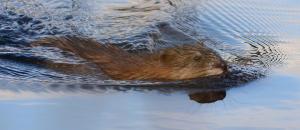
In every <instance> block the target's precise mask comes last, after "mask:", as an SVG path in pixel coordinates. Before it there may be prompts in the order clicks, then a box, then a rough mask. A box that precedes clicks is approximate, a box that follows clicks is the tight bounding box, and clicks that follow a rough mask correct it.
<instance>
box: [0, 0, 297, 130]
mask: <svg viewBox="0 0 300 130" xmlns="http://www.w3.org/2000/svg"><path fill="white" fill-rule="evenodd" d="M299 6H300V3H299V1H296V0H284V1H283V0H279V1H272V0H264V1H259V0H203V1H198V0H185V1H181V0H141V1H139V0H129V1H127V0H112V1H107V0H87V1H83V0H28V1H27V0H26V1H25V0H3V1H0V84H1V86H0V114H1V118H0V128H1V130H19V129H22V130H24V129H25V130H27V129H28V130H40V129H43V130H66V129H78V130H81V129H90V130H98V129H120V130H124V129H130V130H132V129H137V130H140V129H142V130H147V129H149V130H152V129H180V130H181V129H182V130H185V129H220V130H233V129H263V130H266V129H284V128H285V129H299V128H300V127H299V125H298V124H299V122H300V120H299V119H300V117H299V115H300V114H299V113H300V111H299V110H298V108H299V107H300V104H299V99H300V97H299V94H298V92H299V90H300V88H299V84H300V82H299V74H300V70H299V67H298V63H300V55H299V53H298V52H300V46H299V45H298V43H299V41H300V40H299V38H298V36H299V35H300V32H299V30H300V23H299V21H300V20H299V18H300V16H299V14H300V10H299V9H298V8H299ZM49 35H80V36H82V37H91V38H95V39H97V40H99V41H101V42H103V43H107V42H110V43H113V44H116V45H118V46H120V47H123V48H124V49H126V50H128V51H132V52H136V51H153V50H157V49H160V48H164V47H169V46H173V45H180V44H194V43H195V42H199V41H203V42H204V44H206V45H207V46H209V47H210V48H212V49H213V50H215V51H217V52H218V53H219V54H220V55H221V56H222V58H224V59H225V60H226V62H227V63H228V64H229V71H230V72H229V73H228V74H226V75H223V76H217V77H209V78H203V79H198V80H193V81H184V82H181V81H180V82H170V83H161V82H141V81H114V80H110V79H109V78H107V77H105V76H103V75H96V74H95V73H97V71H95V70H94V69H93V67H92V66H91V67H90V68H89V69H91V70H87V69H86V68H81V69H78V68H80V67H69V66H66V67H65V68H63V69H60V70H57V69H53V68H51V67H50V68H45V67H43V66H39V65H38V63H39V62H43V61H51V62H52V61H55V62H60V63H62V64H65V63H72V64H74V65H76V66H77V65H78V66H81V65H82V64H84V63H85V61H83V60H82V59H80V58H78V57H75V56H74V55H72V54H66V53H64V52H62V51H60V50H58V49H53V48H43V47H41V48H34V49H33V48H30V47H28V43H29V42H31V41H33V40H36V39H38V38H41V37H46V36H49ZM74 68H75V69H74ZM62 70H63V71H62ZM74 70H76V73H75V72H74ZM90 72H94V73H90ZM232 87H239V88H232ZM231 88H232V89H231Z"/></svg>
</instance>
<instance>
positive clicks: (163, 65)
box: [31, 37, 227, 81]
mask: <svg viewBox="0 0 300 130" xmlns="http://www.w3.org/2000/svg"><path fill="white" fill-rule="evenodd" d="M31 45H32V46H39V45H46V46H52V47H57V48H60V49H62V50H64V51H69V52H72V53H74V54H75V55H78V56H80V57H82V58H84V59H86V60H87V61H89V62H92V63H94V64H96V65H97V66H98V67H99V68H101V70H102V71H103V72H104V73H105V74H106V75H108V76H110V77H111V78H113V79H118V80H155V81H172V80H187V79H194V78H201V77H207V76H213V75H220V74H223V73H224V72H226V71H227V66H226V64H225V62H224V61H223V60H222V59H221V57H220V56H219V55H217V54H216V53H215V52H214V51H212V50H211V49H209V48H207V47H205V46H204V45H203V44H202V43H197V44H184V45H180V46H175V47H170V48H165V49H162V50H159V51H156V52H153V53H137V54H133V53H129V52H127V51H125V50H123V49H121V48H119V47H117V46H114V45H111V44H101V43H99V42H97V41H95V40H92V39H87V38H78V37H51V38H44V39H41V40H38V41H35V42H33V43H32V44H31Z"/></svg>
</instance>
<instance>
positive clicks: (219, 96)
mask: <svg viewBox="0 0 300 130" xmlns="http://www.w3.org/2000/svg"><path fill="white" fill-rule="evenodd" d="M189 97H190V99H191V100H194V101H196V102H198V103H213V102H216V101H219V100H223V99H224V98H225V97H226V91H225V90H222V91H208V92H205V91H204V92H197V93H193V94H189Z"/></svg>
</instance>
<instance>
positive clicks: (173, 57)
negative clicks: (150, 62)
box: [160, 43, 227, 79]
mask: <svg viewBox="0 0 300 130" xmlns="http://www.w3.org/2000/svg"><path fill="white" fill-rule="evenodd" d="M160 63H161V64H162V65H163V66H166V67H168V68H171V70H172V72H171V75H172V76H173V78H174V79H192V78H199V77H206V76H212V75H220V74H223V73H224V72H226V71H227V66H226V63H225V62H224V61H223V60H222V59H221V57H220V56H219V55H218V54H216V53H215V52H214V51H213V50H211V49H209V48H207V47H205V46H204V45H203V44H201V43H197V44H191V45H189V44H188V45H183V46H178V47H174V48H168V49H165V50H163V51H162V52H161V53H160Z"/></svg>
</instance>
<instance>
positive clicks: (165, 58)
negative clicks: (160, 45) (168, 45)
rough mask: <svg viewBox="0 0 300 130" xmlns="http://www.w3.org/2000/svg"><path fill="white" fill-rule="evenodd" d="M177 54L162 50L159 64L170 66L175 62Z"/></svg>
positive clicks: (172, 51)
mask: <svg viewBox="0 0 300 130" xmlns="http://www.w3.org/2000/svg"><path fill="white" fill-rule="evenodd" d="M177 55H178V54H177V52H176V51H174V50H164V51H162V52H160V62H161V63H164V64H172V63H173V62H174V61H175V60H176V58H177V57H176V56H177Z"/></svg>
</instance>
